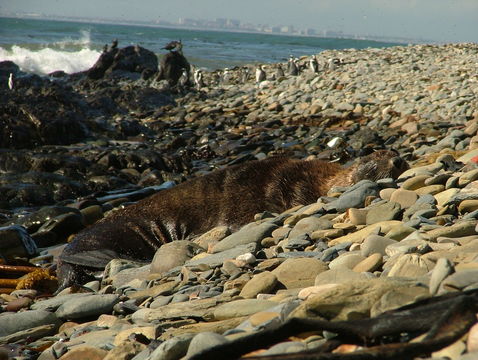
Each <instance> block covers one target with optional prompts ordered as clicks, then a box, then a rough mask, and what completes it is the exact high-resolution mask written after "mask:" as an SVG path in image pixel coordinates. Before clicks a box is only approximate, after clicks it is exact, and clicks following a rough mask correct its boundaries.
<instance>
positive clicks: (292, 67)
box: [287, 55, 299, 76]
mask: <svg viewBox="0 0 478 360" xmlns="http://www.w3.org/2000/svg"><path fill="white" fill-rule="evenodd" d="M287 72H288V73H289V75H292V76H297V75H298V74H299V68H298V66H297V61H296V59H294V57H293V56H292V55H291V56H290V57H289V63H288V65H287Z"/></svg>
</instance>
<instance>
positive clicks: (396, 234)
mask: <svg viewBox="0 0 478 360" xmlns="http://www.w3.org/2000/svg"><path fill="white" fill-rule="evenodd" d="M413 232H415V229H414V228H412V227H411V226H408V225H405V224H403V223H401V224H398V225H397V226H394V227H393V228H391V229H390V230H389V231H387V232H386V233H385V237H387V238H390V239H393V240H397V241H400V240H403V239H405V238H406V237H407V236H408V235H410V234H411V233H413Z"/></svg>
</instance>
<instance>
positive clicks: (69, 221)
mask: <svg viewBox="0 0 478 360" xmlns="http://www.w3.org/2000/svg"><path fill="white" fill-rule="evenodd" d="M83 227H84V224H83V217H82V216H81V213H79V212H78V213H75V212H73V211H72V212H69V213H66V214H62V215H58V216H55V217H54V218H51V219H50V220H48V221H47V222H45V223H44V224H43V225H42V226H41V227H40V228H39V229H38V231H37V232H36V233H35V234H32V237H33V238H34V239H35V241H36V243H37V244H38V246H40V247H46V246H51V245H54V244H57V243H60V242H65V241H66V239H67V238H68V236H70V235H72V234H75V233H77V232H78V231H80V230H81V229H83ZM52 233H53V234H54V236H52Z"/></svg>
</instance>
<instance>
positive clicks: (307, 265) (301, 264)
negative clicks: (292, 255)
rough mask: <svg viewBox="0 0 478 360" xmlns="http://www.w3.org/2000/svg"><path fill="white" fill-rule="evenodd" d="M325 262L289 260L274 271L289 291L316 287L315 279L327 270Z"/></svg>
mask: <svg viewBox="0 0 478 360" xmlns="http://www.w3.org/2000/svg"><path fill="white" fill-rule="evenodd" d="M327 269H328V268H327V265H325V263H324V262H322V261H320V260H317V259H313V258H297V259H287V260H286V261H284V262H283V263H282V264H280V265H279V266H278V267H277V268H276V269H274V270H273V271H272V274H274V275H275V276H276V277H277V280H278V281H279V282H280V283H282V284H283V285H284V286H285V287H286V288H287V289H294V288H303V287H307V286H311V285H314V281H315V277H316V276H317V275H318V274H320V273H321V272H323V271H325V270H327Z"/></svg>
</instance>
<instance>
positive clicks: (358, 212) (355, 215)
mask: <svg viewBox="0 0 478 360" xmlns="http://www.w3.org/2000/svg"><path fill="white" fill-rule="evenodd" d="M367 212H368V210H367V209H355V208H350V209H349V210H348V215H349V219H350V222H351V223H352V224H354V225H365V224H366V222H367V220H366V219H367Z"/></svg>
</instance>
